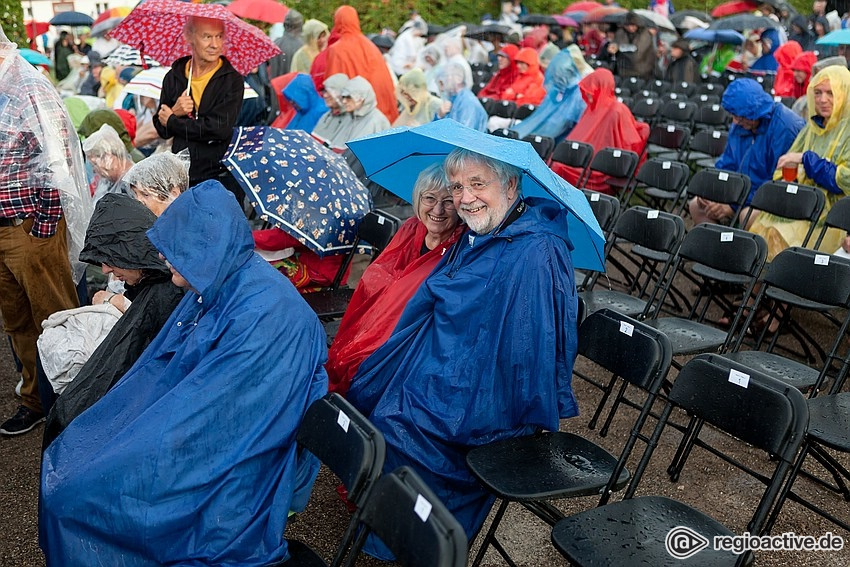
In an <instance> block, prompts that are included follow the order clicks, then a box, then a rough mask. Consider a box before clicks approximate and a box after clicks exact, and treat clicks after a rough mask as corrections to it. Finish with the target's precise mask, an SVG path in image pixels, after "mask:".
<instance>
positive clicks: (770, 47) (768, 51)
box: [750, 29, 781, 71]
mask: <svg viewBox="0 0 850 567" xmlns="http://www.w3.org/2000/svg"><path fill="white" fill-rule="evenodd" d="M780 41H781V38H780V37H779V31H778V30H775V29H767V30H764V31H763V32H762V34H761V44H762V54H761V57H759V58H758V59H757V60H756V62H755V63H753V66H752V67H750V71H776V70H777V69H778V68H779V63H778V62H777V61H776V57H775V56H774V54H775V53H776V50H777V49H779V46H780Z"/></svg>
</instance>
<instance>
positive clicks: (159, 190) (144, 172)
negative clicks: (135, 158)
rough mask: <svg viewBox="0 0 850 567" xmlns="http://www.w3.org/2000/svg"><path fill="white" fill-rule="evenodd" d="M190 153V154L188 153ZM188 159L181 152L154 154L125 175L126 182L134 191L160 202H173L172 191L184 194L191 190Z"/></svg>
mask: <svg viewBox="0 0 850 567" xmlns="http://www.w3.org/2000/svg"><path fill="white" fill-rule="evenodd" d="M187 153H188V152H187ZM181 157H188V156H187V155H185V154H183V152H181V153H180V154H178V155H174V154H172V153H170V152H163V153H161V154H154V155H152V156H150V157H148V158H145V159H143V160H142V161H140V162H139V163H137V164H136V165H134V166H133V167H132V169H130V171H128V172H127V173H125V174H124V181H125V182H126V183H127V184H128V185H129V186H130V187H131V188H132V189H133V190H134V191H138V192H139V193H143V194H145V195H149V196H151V197H154V198H156V199H159V200H160V201H170V200H171V197H172V196H171V190H172V189H177V191H178V192H180V193H183V192H184V191H185V190H186V189H188V188H189V164H188V160H187V159H181Z"/></svg>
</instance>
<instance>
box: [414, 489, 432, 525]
mask: <svg viewBox="0 0 850 567" xmlns="http://www.w3.org/2000/svg"><path fill="white" fill-rule="evenodd" d="M431 508H433V506H432V505H431V503H430V502H428V501H427V500H425V497H424V496H422V495H421V494H417V495H416V504H414V506H413V511H414V512H416V515H417V516H419V518H420V519H421V520H422V521H423V522H427V521H428V517H429V516H430V515H431Z"/></svg>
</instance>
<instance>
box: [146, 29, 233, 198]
mask: <svg viewBox="0 0 850 567" xmlns="http://www.w3.org/2000/svg"><path fill="white" fill-rule="evenodd" d="M224 35H225V27H224V23H223V22H222V21H220V20H216V19H211V18H200V17H192V18H189V20H188V23H187V24H186V26H185V28H184V30H183V37H184V38H185V40H186V43H188V44H189V46H190V47H191V51H192V54H191V55H189V56H186V57H181V58H179V59H177V60H176V61H175V62H174V64H173V65H172V66H171V70H170V71H169V72H168V74H166V75H165V79H163V82H162V94H161V95H160V105H159V110H158V113H157V117H156V119H155V120H154V127H155V128H156V131H157V133H158V134H159V136H160V137H161V138H165V139H168V138H173V142H172V145H171V151H172V152H174V153H177V152H179V151H180V150H183V149H185V148H188V149H189V155H190V156H191V167H190V169H189V184H190V185H197V184H198V183H200V182H201V181H204V180H207V179H218V180H219V181H221V182H222V184H223V185H224V186H225V187H227V188H228V189H229V190H230V191H232V192H233V193H234V194H235V195H236V196H237V198H239V199H241V197H242V196H243V195H244V193H243V192H242V190H241V189H240V188H239V186H238V184H236V182H235V180H233V178H232V177H231V176H230V175H229V174H228V173H227V172H226V170H225V169H224V167H223V166H222V165H221V163H220V160H221V157H222V156H223V155H224V152H225V151H226V150H227V146H228V144H229V143H230V137H231V134H232V133H233V126H234V125H235V124H236V119H237V118H238V117H239V111H240V110H241V109H242V97H243V95H244V86H243V80H242V76H241V75H240V74H239V73H238V72H237V71H236V69H234V68H233V66H232V65H231V64H230V62H229V61H228V60H227V58H226V57H224V56H223V55H222V49H223V46H224V39H225V37H224ZM190 76H191V82H190V80H189V77H190Z"/></svg>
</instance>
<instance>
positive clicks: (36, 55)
mask: <svg viewBox="0 0 850 567" xmlns="http://www.w3.org/2000/svg"><path fill="white" fill-rule="evenodd" d="M18 53H20V54H21V57H23V58H24V59H26V60H27V63H29V64H31V65H47V66H49V67H53V61H51V60H50V59H49V58H48V57H47V56H46V55H45V54H43V53H40V52H38V51H35V50H32V49H26V48H24V49H19V50H18Z"/></svg>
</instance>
